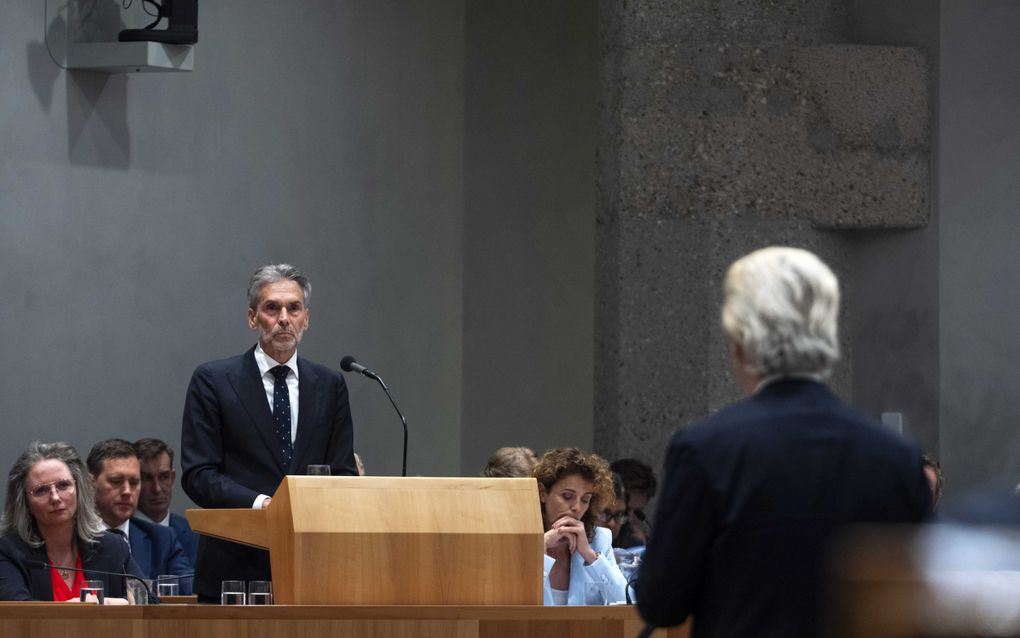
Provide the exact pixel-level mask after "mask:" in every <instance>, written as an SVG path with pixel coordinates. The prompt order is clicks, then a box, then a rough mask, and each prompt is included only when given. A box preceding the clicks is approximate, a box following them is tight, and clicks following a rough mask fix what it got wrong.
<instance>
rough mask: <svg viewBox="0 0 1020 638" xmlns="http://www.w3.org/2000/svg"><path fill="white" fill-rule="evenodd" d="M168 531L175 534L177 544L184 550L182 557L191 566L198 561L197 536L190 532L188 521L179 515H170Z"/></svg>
mask: <svg viewBox="0 0 1020 638" xmlns="http://www.w3.org/2000/svg"><path fill="white" fill-rule="evenodd" d="M170 529H172V530H173V531H174V533H175V534H177V542H178V543H180V544H181V547H183V548H184V555H185V556H187V557H188V562H189V563H191V565H192V566H194V565H195V562H196V561H197V560H198V534H196V533H195V532H193V531H191V525H188V519H186V518H184V517H183V516H181V515H180V514H174V513H172V512H171V513H170Z"/></svg>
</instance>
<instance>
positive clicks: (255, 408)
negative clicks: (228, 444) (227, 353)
mask: <svg viewBox="0 0 1020 638" xmlns="http://www.w3.org/2000/svg"><path fill="white" fill-rule="evenodd" d="M227 376H228V378H229V379H230V384H231V385H232V386H233V387H234V392H236V393H237V396H238V399H240V401H241V405H242V406H244V410H245V412H247V413H248V417H249V418H250V419H251V422H252V425H253V426H254V428H255V431H256V432H258V433H259V436H261V437H262V441H263V442H264V443H265V444H266V447H267V448H269V451H270V454H272V455H273V458H274V459H276V465H277V467H279V468H280V471H281V472H285V471H286V470H287V468H286V467H284V465H283V457H282V456H281V454H280V450H279V449H278V448H279V446H278V445H276V436H275V432H274V431H273V413H272V411H270V409H269V402H268V401H267V400H266V388H265V386H264V385H263V384H262V376H261V375H259V367H258V365H257V364H256V363H255V348H254V346H253V347H252V349H251V350H249V351H248V352H246V353H245V355H244V357H243V358H242V363H241V370H240V373H239V374H236V375H235V374H228V375H227ZM299 411H300V408H299ZM299 418H300V417H299Z"/></svg>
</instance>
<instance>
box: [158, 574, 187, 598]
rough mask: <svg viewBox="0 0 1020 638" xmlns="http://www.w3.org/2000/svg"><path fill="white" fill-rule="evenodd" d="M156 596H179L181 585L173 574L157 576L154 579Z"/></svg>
mask: <svg viewBox="0 0 1020 638" xmlns="http://www.w3.org/2000/svg"><path fill="white" fill-rule="evenodd" d="M156 595H157V596H159V597H160V598H162V597H163V596H180V595H181V584H180V582H178V578H177V576H174V575H173V574H162V575H160V576H158V577H157V578H156Z"/></svg>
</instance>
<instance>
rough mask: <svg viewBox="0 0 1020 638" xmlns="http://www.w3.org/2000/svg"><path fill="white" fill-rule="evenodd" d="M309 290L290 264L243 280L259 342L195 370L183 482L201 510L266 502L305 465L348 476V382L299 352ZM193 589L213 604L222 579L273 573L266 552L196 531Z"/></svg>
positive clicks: (352, 468) (185, 430)
mask: <svg viewBox="0 0 1020 638" xmlns="http://www.w3.org/2000/svg"><path fill="white" fill-rule="evenodd" d="M311 292H312V287H311V284H310V283H309V282H308V278H307V277H305V275H304V274H302V273H301V271H299V270H298V269H297V268H295V267H293V266H291V265H289V264H270V265H266V266H262V267H261V268H259V269H258V270H256V271H255V273H254V274H253V275H252V278H251V281H250V283H249V285H248V327H249V328H250V329H251V330H253V331H254V332H256V333H257V334H258V343H256V344H255V345H254V346H253V347H252V348H250V349H249V350H248V351H247V352H245V353H244V354H242V355H238V356H236V357H232V358H229V359H223V360H220V361H212V362H209V363H205V364H202V365H201V366H199V367H198V368H197V369H196V370H195V372H194V374H193V375H192V377H191V384H190V385H189V386H188V393H187V398H186V400H185V404H184V421H183V426H182V432H181V467H182V470H183V477H182V480H181V485H182V486H183V487H184V491H185V492H186V493H187V495H188V496H189V497H191V499H192V500H193V501H194V502H195V503H196V504H198V505H199V506H200V507H231V508H240V507H252V508H264V507H267V506H268V505H269V503H270V501H271V500H272V498H271V496H272V494H273V492H275V491H276V488H277V486H278V485H279V483H280V481H282V480H283V477H284V476H285V475H286V474H294V473H298V474H303V473H304V471H305V468H306V466H308V465H310V464H325V465H330V466H331V473H332V474H333V475H352V476H353V475H355V474H356V473H357V470H356V469H355V464H354V448H353V438H354V434H353V427H352V425H351V410H350V405H349V403H348V399H347V385H346V384H345V383H344V379H343V377H342V376H341V375H340V373H338V372H335V371H333V370H330V369H329V368H326V367H324V366H321V365H318V364H315V363H312V362H310V361H308V360H307V359H304V358H299V357H298V356H297V346H298V343H300V341H301V336H302V335H303V334H304V332H305V330H306V329H307V328H308V315H309V308H308V302H309V298H310V297H311ZM195 569H196V576H195V591H196V593H197V594H198V597H199V601H200V602H218V601H219V596H220V584H221V581H223V580H268V579H270V577H271V576H270V570H269V554H268V552H266V551H264V550H259V549H254V548H251V547H247V546H244V545H239V544H236V543H230V542H227V541H222V540H218V539H213V538H208V537H204V536H203V537H202V539H201V542H200V544H199V549H198V563H197V564H196V567H195Z"/></svg>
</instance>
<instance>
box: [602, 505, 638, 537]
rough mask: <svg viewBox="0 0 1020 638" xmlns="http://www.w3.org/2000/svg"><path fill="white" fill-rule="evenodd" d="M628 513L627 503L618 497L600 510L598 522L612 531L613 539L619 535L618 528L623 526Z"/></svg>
mask: <svg viewBox="0 0 1020 638" xmlns="http://www.w3.org/2000/svg"><path fill="white" fill-rule="evenodd" d="M629 515H630V514H629V513H628V512H627V503H626V502H624V500H623V499H619V498H618V499H616V500H615V501H613V504H612V505H610V506H609V507H607V508H606V510H605V511H604V512H602V516H601V517H599V524H600V525H602V527H605V528H607V529H609V531H610V532H612V533H613V540H614V541H615V540H616V537H617V536H619V535H620V528H621V527H623V524H624V523H625V522H626V521H627V518H628V517H629Z"/></svg>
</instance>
